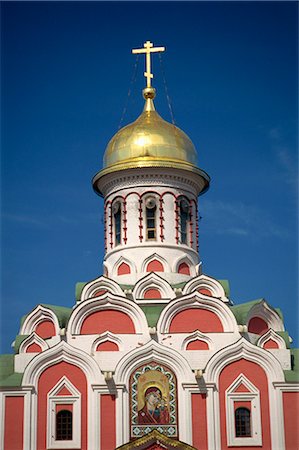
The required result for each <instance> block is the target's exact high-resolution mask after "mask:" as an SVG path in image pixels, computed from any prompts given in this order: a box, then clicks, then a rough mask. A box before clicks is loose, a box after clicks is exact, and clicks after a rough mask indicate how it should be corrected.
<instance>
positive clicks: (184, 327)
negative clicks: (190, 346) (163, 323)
mask: <svg viewBox="0 0 299 450" xmlns="http://www.w3.org/2000/svg"><path fill="white" fill-rule="evenodd" d="M196 330H200V331H202V332H205V333H208V332H211V333H221V332H222V331H223V327H222V323H221V321H220V319H219V317H218V316H217V315H216V314H215V313H213V312H211V311H208V310H206V309H201V308H190V309H185V310H184V311H181V312H179V313H178V314H176V315H175V316H174V318H173V319H172V321H171V324H170V328H169V333H189V332H192V331H196Z"/></svg>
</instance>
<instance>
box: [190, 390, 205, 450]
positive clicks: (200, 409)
mask: <svg viewBox="0 0 299 450" xmlns="http://www.w3.org/2000/svg"><path fill="white" fill-rule="evenodd" d="M191 405H192V436H193V442H192V445H193V447H195V448H196V449H197V450H208V435H207V408H206V395H205V394H191Z"/></svg>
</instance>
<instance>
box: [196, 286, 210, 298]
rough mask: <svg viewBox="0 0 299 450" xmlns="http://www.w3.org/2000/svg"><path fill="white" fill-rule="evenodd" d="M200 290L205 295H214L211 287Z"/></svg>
mask: <svg viewBox="0 0 299 450" xmlns="http://www.w3.org/2000/svg"><path fill="white" fill-rule="evenodd" d="M198 292H200V293H201V294H203V295H208V296H209V297H213V296H212V292H211V291H210V289H205V288H201V289H198Z"/></svg>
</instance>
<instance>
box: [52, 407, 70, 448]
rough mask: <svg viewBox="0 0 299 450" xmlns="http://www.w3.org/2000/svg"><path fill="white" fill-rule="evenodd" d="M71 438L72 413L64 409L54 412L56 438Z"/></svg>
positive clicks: (61, 439) (65, 439) (63, 439)
mask: <svg viewBox="0 0 299 450" xmlns="http://www.w3.org/2000/svg"><path fill="white" fill-rule="evenodd" d="M72 439H73V413H72V412H71V411H67V410H65V409H63V410H61V411H59V412H58V413H57V414H56V440H57V441H71V440H72Z"/></svg>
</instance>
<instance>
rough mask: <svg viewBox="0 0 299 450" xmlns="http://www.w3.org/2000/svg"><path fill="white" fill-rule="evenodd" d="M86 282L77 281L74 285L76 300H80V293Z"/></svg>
mask: <svg viewBox="0 0 299 450" xmlns="http://www.w3.org/2000/svg"><path fill="white" fill-rule="evenodd" d="M86 284H87V282H85V281H79V282H78V283H76V285H75V297H76V302H78V301H79V300H80V297H81V293H82V291H83V288H84V286H85V285H86Z"/></svg>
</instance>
